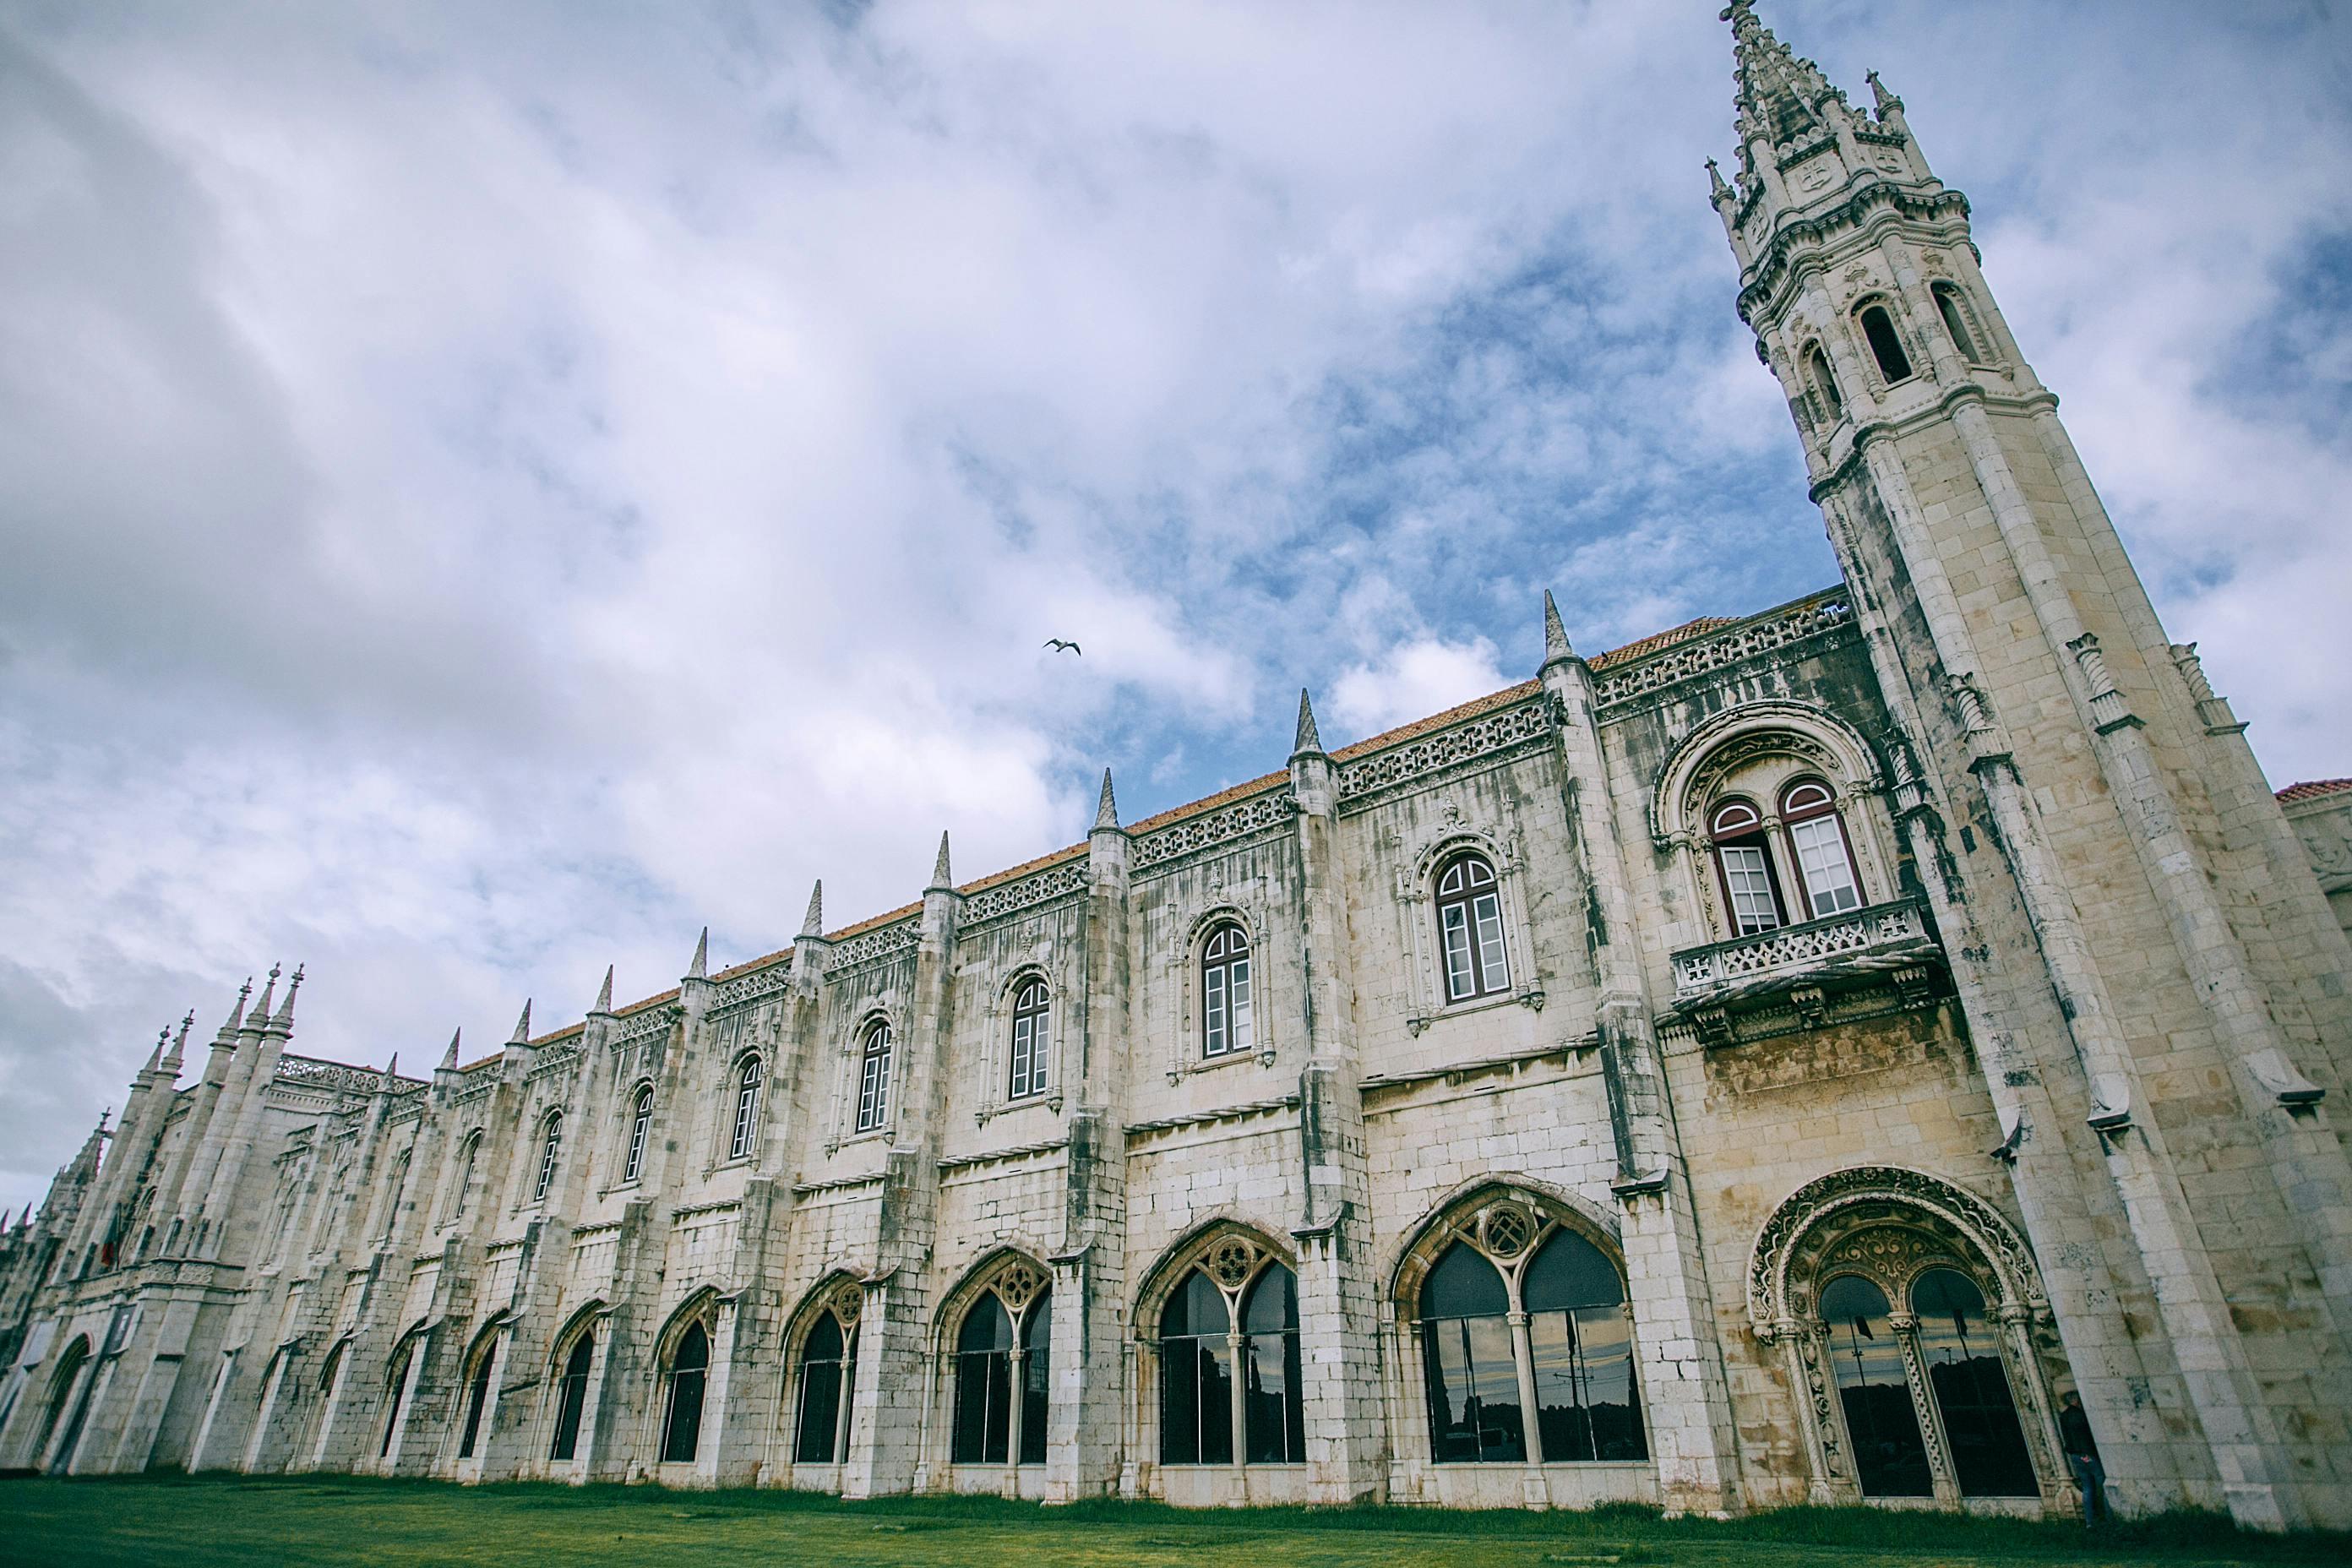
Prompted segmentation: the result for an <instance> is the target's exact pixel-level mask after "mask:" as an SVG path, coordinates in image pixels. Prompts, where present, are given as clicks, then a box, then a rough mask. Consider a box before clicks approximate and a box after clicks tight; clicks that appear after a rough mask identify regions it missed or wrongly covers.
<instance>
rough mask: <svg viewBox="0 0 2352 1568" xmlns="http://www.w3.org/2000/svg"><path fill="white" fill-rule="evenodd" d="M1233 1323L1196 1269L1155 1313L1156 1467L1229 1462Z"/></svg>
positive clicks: (1213, 1286) (1215, 1291) (1214, 1288)
mask: <svg viewBox="0 0 2352 1568" xmlns="http://www.w3.org/2000/svg"><path fill="white" fill-rule="evenodd" d="M1232 1337H1233V1318H1232V1315H1231V1312H1230V1311H1229V1310H1228V1309H1227V1307H1226V1305H1225V1293H1224V1292H1223V1290H1220V1289H1217V1283H1216V1281H1215V1280H1213V1279H1210V1278H1209V1276H1208V1275H1207V1274H1206V1273H1205V1272H1203V1271H1202V1270H1201V1269H1199V1268H1194V1269H1192V1271H1191V1272H1190V1273H1188V1274H1187V1275H1186V1276H1185V1277H1184V1282H1183V1283H1182V1284H1181V1285H1180V1286H1178V1287H1177V1288H1176V1293H1175V1294H1174V1295H1173V1296H1171V1297H1170V1298H1169V1300H1168V1305H1167V1307H1166V1308H1165V1309H1163V1310H1161V1312H1160V1463H1161V1464H1163V1465H1230V1464H1232V1463H1233V1462H1234V1369H1233V1363H1232V1359H1231V1357H1232V1350H1231V1346H1230V1341H1231V1339H1232Z"/></svg>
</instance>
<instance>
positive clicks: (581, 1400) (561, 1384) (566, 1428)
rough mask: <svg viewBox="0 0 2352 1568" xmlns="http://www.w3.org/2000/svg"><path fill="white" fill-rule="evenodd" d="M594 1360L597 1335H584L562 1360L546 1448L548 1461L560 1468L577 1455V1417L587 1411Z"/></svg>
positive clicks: (578, 1425) (574, 1342)
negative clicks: (551, 1437) (550, 1436)
mask: <svg viewBox="0 0 2352 1568" xmlns="http://www.w3.org/2000/svg"><path fill="white" fill-rule="evenodd" d="M595 1359H596V1335H595V1333H594V1332H593V1331H583V1332H582V1333H581V1334H580V1335H579V1337H578V1338H576V1339H574V1340H573V1341H572V1353H571V1354H570V1355H567V1356H565V1357H564V1358H563V1371H562V1373H561V1374H559V1375H558V1376H557V1378H556V1383H555V1436H554V1440H553V1441H551V1442H550V1443H549V1444H548V1446H547V1457H548V1458H550V1459H552V1460H554V1461H555V1462H556V1463H557V1464H559V1465H568V1464H570V1463H571V1462H572V1457H573V1456H574V1455H576V1454H577V1453H579V1451H580V1417H581V1415H582V1413H583V1412H584V1411H585V1410H586V1409H587V1408H588V1368H589V1366H590V1365H591V1364H592V1363H593V1362H594V1361H595Z"/></svg>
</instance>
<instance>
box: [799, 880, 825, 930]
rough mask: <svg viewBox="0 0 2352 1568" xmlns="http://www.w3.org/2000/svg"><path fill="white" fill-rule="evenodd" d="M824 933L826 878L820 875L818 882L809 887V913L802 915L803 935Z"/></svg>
mask: <svg viewBox="0 0 2352 1568" xmlns="http://www.w3.org/2000/svg"><path fill="white" fill-rule="evenodd" d="M801 935H803V936H823V935H824V878H823V877H819V878H818V879H816V884H815V885H814V887H812V888H810V889H809V901H808V913H806V914H804V915H803V916H802V917H801Z"/></svg>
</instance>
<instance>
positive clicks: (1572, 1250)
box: [1519, 1230, 1625, 1312]
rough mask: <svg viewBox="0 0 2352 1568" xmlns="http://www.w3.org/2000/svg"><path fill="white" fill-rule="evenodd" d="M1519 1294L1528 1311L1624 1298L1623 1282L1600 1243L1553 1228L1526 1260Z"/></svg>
mask: <svg viewBox="0 0 2352 1568" xmlns="http://www.w3.org/2000/svg"><path fill="white" fill-rule="evenodd" d="M1519 1295H1520V1298H1521V1300H1522V1302H1523V1304H1524V1305H1525V1306H1526V1307H1527V1310H1528V1311H1530V1312H1549V1311H1557V1310H1560V1309H1562V1308H1567V1307H1614V1306H1617V1305H1618V1304H1620V1303H1621V1302H1622V1301H1623V1300H1625V1286H1624V1282H1623V1281H1622V1280H1621V1279H1618V1277H1617V1266H1616V1265H1615V1264H1613V1263H1612V1262H1610V1261H1609V1258H1608V1257H1607V1255H1606V1254H1604V1253H1603V1252H1602V1251H1601V1249H1600V1248H1599V1247H1595V1246H1593V1245H1592V1243H1591V1242H1589V1241H1587V1240H1585V1239H1584V1237H1580V1236H1579V1235H1577V1234H1576V1233H1575V1232H1574V1231H1572V1230H1555V1231H1553V1232H1552V1234H1551V1238H1550V1239H1549V1241H1546V1242H1545V1243H1544V1244H1543V1247H1542V1250H1540V1251H1538V1253H1537V1254H1536V1255H1535V1257H1534V1258H1533V1259H1531V1260H1530V1261H1529V1262H1528V1273H1527V1278H1526V1279H1523V1280H1521V1281H1520V1282H1519Z"/></svg>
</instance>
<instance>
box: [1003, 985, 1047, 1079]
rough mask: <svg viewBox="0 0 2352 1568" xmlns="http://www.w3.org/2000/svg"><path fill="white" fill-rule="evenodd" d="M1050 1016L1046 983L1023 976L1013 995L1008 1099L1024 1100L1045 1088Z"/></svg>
mask: <svg viewBox="0 0 2352 1568" xmlns="http://www.w3.org/2000/svg"><path fill="white" fill-rule="evenodd" d="M1052 1018H1053V1004H1052V1002H1051V1001H1049V1000H1048V999H1047V996H1046V993H1045V982H1044V981H1042V980H1034V979H1033V980H1025V981H1024V982H1022V984H1021V989H1020V991H1019V992H1017V993H1016V994H1014V996H1013V1060H1012V1071H1011V1072H1010V1074H1009V1075H1008V1082H1007V1083H1006V1085H1005V1098H1006V1099H1007V1100H1026V1099H1028V1098H1029V1097H1030V1096H1031V1095H1033V1094H1043V1093H1045V1040H1046V1037H1047V1034H1048V1027H1047V1026H1048V1025H1049V1024H1050V1023H1051V1022H1052Z"/></svg>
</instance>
